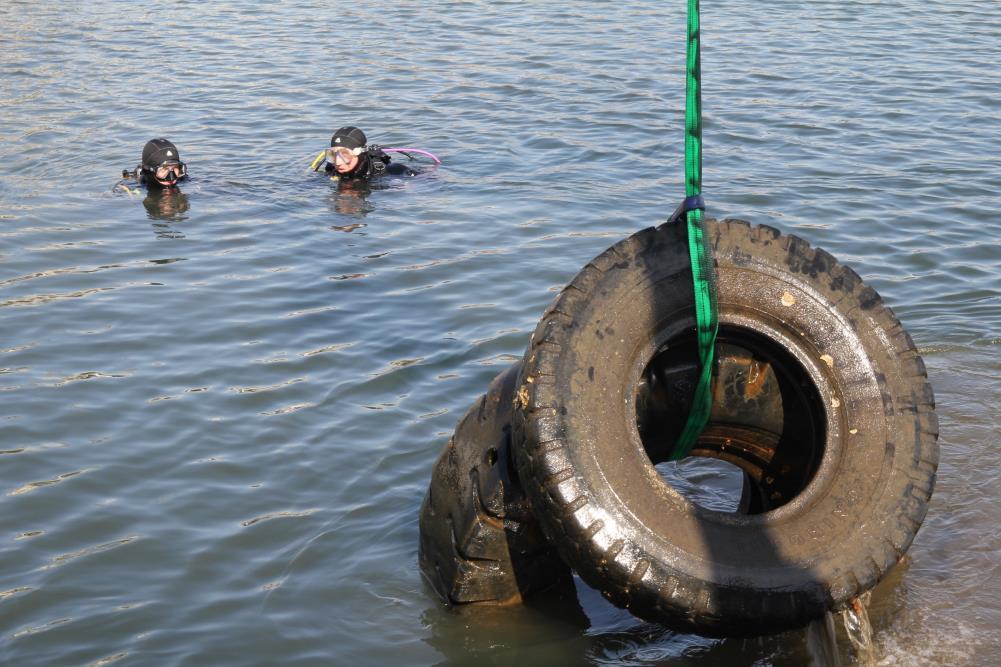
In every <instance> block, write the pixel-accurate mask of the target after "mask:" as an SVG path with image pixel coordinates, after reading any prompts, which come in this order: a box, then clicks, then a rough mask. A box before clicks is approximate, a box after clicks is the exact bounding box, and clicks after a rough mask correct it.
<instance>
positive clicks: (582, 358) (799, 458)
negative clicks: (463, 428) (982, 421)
mask: <svg viewBox="0 0 1001 667" xmlns="http://www.w3.org/2000/svg"><path fill="white" fill-rule="evenodd" d="M707 226H708V235H709V238H711V241H712V244H713V247H714V251H715V260H716V263H717V271H718V291H719V317H720V331H719V339H718V348H717V349H718V350H719V351H720V353H719V363H718V365H717V367H716V369H715V371H714V374H715V377H714V388H713V396H714V404H713V411H712V414H711V417H710V423H709V425H708V427H707V429H706V430H705V431H704V432H703V434H702V436H701V437H700V439H699V442H698V443H697V444H696V446H695V448H694V449H693V450H692V454H691V455H692V456H702V457H711V458H715V459H720V460H723V461H726V462H728V463H731V464H733V465H735V466H737V467H739V468H740V469H741V470H743V472H744V473H745V475H744V477H745V479H746V480H747V481H748V483H749V484H750V485H751V487H753V488H751V489H746V488H745V492H744V498H743V499H742V501H741V508H740V509H739V510H737V511H730V512H723V511H718V510H715V509H709V508H706V507H703V506H701V505H699V504H697V503H695V502H692V501H690V500H689V499H687V498H686V497H685V496H683V495H682V494H681V493H679V492H678V491H677V490H676V489H675V488H673V487H672V486H671V485H670V484H669V483H668V482H666V481H665V479H664V477H663V476H662V475H661V474H660V472H659V471H658V469H657V468H656V467H655V465H656V464H660V463H661V462H662V461H665V460H666V459H667V458H668V455H669V453H670V450H671V447H672V444H673V442H674V440H675V438H676V437H677V435H678V433H679V432H680V431H681V428H682V426H683V424H684V421H685V418H686V416H687V413H688V410H689V409H690V401H691V393H692V389H693V388H694V384H695V377H696V369H695V367H694V364H693V361H692V360H694V359H695V358H696V352H695V350H696V342H695V320H694V313H693V309H692V306H691V298H692V297H691V293H692V284H691V271H690V268H689V259H688V253H687V246H686V242H685V236H684V234H685V230H684V226H683V225H663V226H661V227H659V228H657V229H653V228H651V229H646V230H643V231H641V232H638V233H636V234H634V235H633V236H632V237H630V238H628V239H626V240H624V241H622V242H620V243H618V244H616V245H614V246H613V247H611V248H609V249H608V250H606V251H605V252H604V253H602V254H601V255H599V256H598V257H597V258H595V259H594V260H593V261H592V262H591V263H590V264H588V265H587V266H586V267H585V268H584V269H583V270H582V271H581V272H580V273H579V274H578V275H577V276H576V277H575V278H574V280H573V281H572V282H571V283H570V284H569V285H568V286H567V287H566V288H565V289H564V290H563V291H562V293H561V294H560V295H559V296H558V297H557V298H556V299H555V300H554V302H553V303H552V304H551V305H550V307H549V308H548V309H547V311H546V313H545V315H544V316H543V318H542V320H541V322H540V323H539V325H538V327H537V328H536V330H535V333H534V334H533V336H532V340H531V343H530V345H529V348H528V350H527V352H526V354H525V358H524V361H523V365H522V369H521V373H520V375H519V379H518V394H517V404H518V406H519V407H518V409H516V410H515V414H514V416H513V428H514V436H513V439H514V450H515V460H516V462H517V466H518V471H519V477H520V479H521V481H522V483H523V484H524V486H525V490H526V492H527V494H528V497H529V499H530V501H531V505H532V507H533V509H534V511H535V514H536V516H537V517H538V519H539V521H540V523H541V526H542V529H543V532H544V533H545V534H546V536H547V537H548V538H549V540H550V541H551V542H552V543H553V544H554V545H556V547H557V548H558V549H559V551H560V554H561V555H562V557H563V559H564V560H565V561H566V562H567V564H569V565H570V566H571V567H572V568H574V570H575V571H576V572H577V573H578V574H579V575H580V576H581V578H582V579H583V580H584V581H585V582H586V583H588V584H589V585H591V586H593V587H595V588H597V589H599V590H600V591H601V592H602V593H603V594H604V595H605V596H606V597H607V598H608V599H609V600H611V601H612V602H613V603H615V604H616V605H618V606H620V607H623V608H626V609H628V610H630V611H631V612H632V613H634V614H635V615H637V616H639V617H641V618H644V619H647V620H651V621H657V622H660V623H663V624H666V625H669V626H671V627H674V628H678V629H681V630H684V631H689V632H696V633H699V634H703V635H709V636H752V635H761V634H770V633H774V632H778V631H781V630H785V629H789V628H794V627H798V626H802V625H805V624H806V623H807V622H809V621H810V620H811V619H813V618H816V617H818V616H820V615H822V614H823V613H824V612H825V611H826V610H831V609H840V608H843V607H845V606H846V605H847V604H848V602H849V601H850V600H851V599H852V598H854V597H855V596H857V595H859V594H860V593H862V592H864V591H866V590H868V589H870V588H871V587H872V586H874V585H875V584H876V582H877V581H878V580H879V579H880V578H881V577H883V575H884V574H885V573H886V572H887V570H888V569H889V568H891V567H892V566H893V565H894V564H895V563H896V562H897V561H898V560H899V559H900V558H901V556H902V555H903V554H904V552H905V551H906V550H907V548H908V547H909V546H910V544H911V541H912V540H913V539H914V535H915V533H916V532H917V530H918V528H919V527H920V525H921V523H922V520H923V519H924V516H925V512H926V509H927V506H928V501H929V498H930V496H931V493H932V488H933V486H934V482H935V472H936V467H937V464H938V448H937V443H936V440H937V435H938V424H937V420H936V417H935V414H934V399H933V396H932V391H931V388H930V386H929V384H928V382H927V376H926V373H925V367H924V364H923V362H922V360H921V358H920V357H919V356H918V353H917V351H916V350H915V347H914V343H913V342H912V340H911V338H910V336H908V334H907V333H906V332H905V331H904V329H903V328H902V327H901V325H900V322H899V321H898V320H897V318H896V317H895V316H894V314H893V312H892V311H891V310H890V309H889V308H888V307H886V306H885V305H884V304H883V302H882V300H881V299H880V297H879V296H878V295H877V294H876V292H875V291H874V290H873V289H871V288H870V287H867V286H866V285H864V284H863V282H862V281H861V280H860V279H859V277H858V276H857V275H856V274H855V273H854V272H853V271H852V270H851V269H849V268H847V267H844V266H841V265H839V264H838V262H837V261H836V260H835V259H834V258H833V257H832V256H831V255H829V254H828V253H826V252H824V251H823V250H819V249H813V248H811V247H810V246H809V245H808V244H807V243H806V242H804V241H803V240H802V239H799V238H796V237H794V236H783V235H781V234H780V233H779V232H778V231H777V230H775V229H772V228H769V227H751V226H749V225H748V224H747V223H744V222H740V221H733V220H723V221H715V220H710V221H709V222H708V223H707ZM665 465H668V466H670V465H674V464H665Z"/></svg>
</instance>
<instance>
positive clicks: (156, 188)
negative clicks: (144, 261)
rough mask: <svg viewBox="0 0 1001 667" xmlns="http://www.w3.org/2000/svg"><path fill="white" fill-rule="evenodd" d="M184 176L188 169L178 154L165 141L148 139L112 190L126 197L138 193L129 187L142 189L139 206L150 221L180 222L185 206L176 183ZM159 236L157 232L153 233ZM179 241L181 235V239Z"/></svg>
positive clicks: (185, 209)
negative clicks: (137, 156) (137, 158)
mask: <svg viewBox="0 0 1001 667" xmlns="http://www.w3.org/2000/svg"><path fill="white" fill-rule="evenodd" d="M187 177H188V166H187V165H186V164H185V163H184V162H182V161H181V154H180V152H179V151H178V150H177V146H175V145H174V144H173V143H172V142H170V141H168V140H167V139H163V138H159V139H151V140H149V141H147V142H146V145H145V146H143V152H142V158H141V161H140V163H139V165H138V166H136V168H135V169H133V170H132V171H129V170H128V169H125V170H123V171H122V180H121V181H119V182H118V184H117V185H116V186H115V189H116V190H118V189H122V190H124V191H125V192H127V193H129V195H130V196H131V195H138V194H141V191H140V190H138V189H135V190H133V186H134V185H135V184H136V183H138V184H139V185H140V186H146V198H145V199H144V200H143V206H144V207H145V208H146V213H147V215H149V218H150V219H151V220H160V221H180V220H184V219H185V218H186V216H185V213H187V211H188V208H189V204H188V198H187V197H186V196H185V194H184V193H183V192H181V189H180V188H178V187H177V184H178V183H180V182H181V181H183V180H185V179H186V178H187ZM157 235H158V236H159V235H160V232H159V231H158V232H157ZM181 238H183V235H182V236H181Z"/></svg>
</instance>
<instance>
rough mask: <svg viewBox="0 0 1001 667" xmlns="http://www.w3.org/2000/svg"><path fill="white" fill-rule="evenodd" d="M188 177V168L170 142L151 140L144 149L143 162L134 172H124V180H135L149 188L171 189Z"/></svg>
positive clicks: (175, 147)
mask: <svg viewBox="0 0 1001 667" xmlns="http://www.w3.org/2000/svg"><path fill="white" fill-rule="evenodd" d="M187 177H188V166H187V165H186V164H185V163H184V162H182V161H181V154H180V153H179V152H178V150H177V146H175V145H174V144H173V143H171V142H170V141H168V140H166V139H163V138H160V139H151V140H149V141H147V142H146V145H145V146H144V147H143V152H142V161H141V162H140V163H139V165H138V166H137V167H136V168H135V169H133V170H132V171H128V170H123V171H122V178H134V179H135V180H136V181H137V182H138V183H139V184H140V185H145V186H147V187H157V188H169V187H173V186H175V185H177V184H178V183H179V182H180V181H182V180H184V179H185V178H187Z"/></svg>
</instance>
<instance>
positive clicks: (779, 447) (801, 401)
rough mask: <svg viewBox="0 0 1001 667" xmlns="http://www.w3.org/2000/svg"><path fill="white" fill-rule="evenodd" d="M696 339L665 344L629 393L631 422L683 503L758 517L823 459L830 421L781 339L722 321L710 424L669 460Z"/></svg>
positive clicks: (682, 416)
mask: <svg viewBox="0 0 1001 667" xmlns="http://www.w3.org/2000/svg"><path fill="white" fill-rule="evenodd" d="M697 359H698V356H697V341H696V338H695V335H694V333H692V334H690V335H687V334H686V335H684V336H679V337H677V338H674V339H671V340H669V341H667V342H666V343H665V344H663V345H661V346H660V348H659V349H658V350H657V352H656V353H655V354H654V356H653V358H652V359H651V360H650V362H649V363H648V364H647V367H646V369H645V371H644V372H643V375H642V376H641V379H640V381H639V382H638V383H637V386H636V391H635V400H636V426H637V428H638V430H639V434H640V439H641V440H642V442H643V447H644V449H645V450H646V453H647V456H649V457H650V462H651V463H653V465H654V466H656V467H657V470H658V472H659V473H660V474H661V477H663V478H664V480H665V482H667V483H668V484H670V485H671V486H672V487H673V488H674V489H675V490H676V491H678V492H679V493H681V494H682V495H683V496H684V497H685V498H687V499H688V500H689V501H691V502H693V503H695V504H697V505H700V506H701V507H704V508H706V509H710V510H716V511H723V512H732V513H740V514H759V513H761V512H767V511H769V510H772V509H776V508H778V507H781V506H782V505H784V504H786V503H788V502H789V501H791V500H793V499H794V498H795V497H796V496H797V495H798V494H799V493H800V492H801V491H802V490H803V489H804V488H806V486H807V484H809V483H810V480H811V479H812V478H813V476H814V474H815V473H816V472H817V468H818V467H819V465H820V461H821V459H822V457H823V454H824V445H825V442H826V430H827V429H826V418H825V413H824V407H823V403H822V401H821V398H820V393H819V392H818V390H817V387H816V385H815V384H814V382H813V380H812V379H811V378H810V375H809V373H808V372H807V370H806V369H805V368H804V367H803V365H802V364H800V363H799V362H798V361H797V360H796V359H795V357H793V356H792V354H790V353H789V352H788V351H787V350H786V349H784V348H783V347H782V346H781V345H779V344H778V343H777V342H775V341H772V340H770V339H769V338H767V337H765V336H763V335H761V334H759V333H756V332H753V331H749V330H747V329H744V328H738V327H731V326H726V325H722V324H721V325H720V328H719V333H718V335H717V342H716V355H715V360H714V368H713V384H712V392H713V402H712V411H711V413H710V416H709V423H708V424H707V425H706V428H705V429H704V430H703V432H702V435H701V436H700V437H699V440H698V442H696V444H695V446H694V447H693V448H692V451H691V452H690V454H689V456H688V457H686V458H685V459H683V460H681V461H676V462H675V461H669V458H670V454H671V451H672V449H673V447H674V443H675V442H676V441H677V438H678V436H679V435H680V434H681V430H682V428H683V427H684V424H685V421H686V419H687V418H688V413H689V411H690V410H691V407H692V396H693V394H694V390H695V385H696V383H697V379H698V361H697Z"/></svg>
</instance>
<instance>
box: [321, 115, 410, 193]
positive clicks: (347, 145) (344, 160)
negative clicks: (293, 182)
mask: <svg viewBox="0 0 1001 667" xmlns="http://www.w3.org/2000/svg"><path fill="white" fill-rule="evenodd" d="M324 160H325V161H326V164H325V165H324V170H325V171H326V172H327V174H329V175H330V177H331V178H333V179H336V180H341V179H344V180H350V179H364V180H369V179H372V178H376V177H378V176H382V175H383V174H389V175H392V176H416V175H417V173H418V172H416V171H414V170H413V169H411V168H410V167H407V166H406V165H402V164H399V163H394V162H393V161H392V158H390V157H389V156H388V155H386V153H384V152H383V150H382V149H381V148H379V147H378V146H369V145H368V138H367V137H366V136H365V133H364V132H362V131H361V130H360V129H358V128H357V127H353V126H351V125H348V126H346V127H342V128H341V129H339V130H337V131H336V132H334V136H332V137H331V138H330V148H328V149H327V150H326V151H325V152H323V153H321V154H320V155H319V156H318V157H317V159H316V160H315V161H314V162H313V169H314V171H315V170H317V169H319V167H320V163H321V162H323V161H324Z"/></svg>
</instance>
